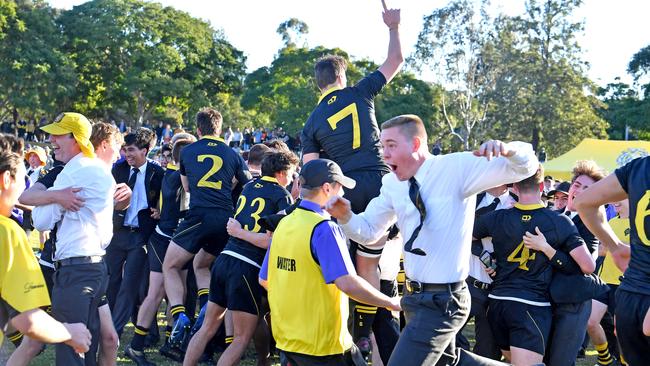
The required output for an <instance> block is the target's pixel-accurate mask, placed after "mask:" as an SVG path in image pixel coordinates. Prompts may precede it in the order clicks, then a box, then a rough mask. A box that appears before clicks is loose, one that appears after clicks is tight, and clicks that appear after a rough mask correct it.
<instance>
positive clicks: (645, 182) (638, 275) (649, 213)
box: [614, 156, 650, 295]
mask: <svg viewBox="0 0 650 366" xmlns="http://www.w3.org/2000/svg"><path fill="white" fill-rule="evenodd" d="M614 173H615V174H616V178H618V181H619V183H620V184H621V187H623V189H624V190H625V192H627V195H628V197H629V200H630V248H631V252H632V256H631V258H630V265H629V266H628V268H627V270H626V271H625V276H624V277H623V281H622V282H621V289H624V290H626V291H631V292H638V293H641V294H645V295H650V156H648V157H645V158H637V159H634V160H632V161H631V162H629V163H627V164H626V165H625V166H623V167H621V168H618V169H616V171H615V172H614Z"/></svg>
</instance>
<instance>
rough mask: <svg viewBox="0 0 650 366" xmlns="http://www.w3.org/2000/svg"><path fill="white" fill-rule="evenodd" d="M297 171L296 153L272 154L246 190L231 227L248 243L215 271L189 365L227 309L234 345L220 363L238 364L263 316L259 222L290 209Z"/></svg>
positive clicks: (230, 247)
mask: <svg viewBox="0 0 650 366" xmlns="http://www.w3.org/2000/svg"><path fill="white" fill-rule="evenodd" d="M297 165H298V158H297V157H296V156H295V155H294V154H293V153H291V152H272V153H269V154H268V155H267V156H266V157H265V158H264V160H263V161H262V177H260V178H257V179H255V180H253V181H251V182H249V183H248V184H246V186H244V190H243V191H242V194H241V196H239V199H238V200H237V211H236V213H235V218H234V219H231V222H230V223H229V226H231V225H233V224H234V225H240V224H241V225H243V231H240V233H239V234H240V235H238V236H239V237H241V238H243V239H238V238H236V237H231V238H230V240H228V243H227V244H226V247H225V248H224V250H223V252H222V253H221V254H222V255H220V256H219V257H218V258H217V260H216V262H215V264H214V266H213V268H212V278H211V282H210V300H209V302H208V305H207V310H206V315H205V320H204V323H203V325H202V326H201V329H200V330H199V331H198V332H197V333H196V334H195V335H194V336H193V337H192V340H191V341H190V344H189V345H188V347H187V352H186V354H185V361H184V364H186V365H195V364H196V363H197V362H198V360H199V357H200V356H201V353H202V352H203V349H204V348H205V345H206V344H207V342H208V341H209V340H210V339H211V338H212V337H213V336H214V334H215V332H216V331H217V329H218V328H219V326H220V325H221V322H222V321H223V316H224V313H225V311H226V309H228V310H229V311H231V312H232V317H233V323H234V340H233V342H232V344H230V346H228V348H227V349H226V351H225V352H224V353H223V354H222V355H221V359H220V363H221V362H224V364H228V365H232V364H236V363H237V362H239V359H240V358H241V356H242V354H243V353H244V350H245V349H246V347H247V346H248V342H249V341H250V340H251V338H252V336H253V333H254V331H255V328H256V326H257V321H258V316H259V315H260V308H259V307H260V300H261V297H262V292H263V291H262V288H261V286H260V285H259V283H258V281H257V277H258V275H259V269H260V266H261V265H262V262H263V261H264V255H265V254H266V248H268V244H269V237H268V235H267V234H266V230H265V229H264V228H263V227H262V226H261V225H260V222H259V220H260V218H261V217H262V216H267V215H270V214H275V213H277V212H279V211H282V210H284V209H285V208H287V207H289V205H291V203H292V199H291V194H290V193H289V192H288V191H287V190H286V189H285V188H284V187H285V186H286V185H288V184H289V183H291V179H292V176H293V172H294V171H295V169H296V166H297ZM232 220H236V221H237V222H238V223H235V222H233V221H232Z"/></svg>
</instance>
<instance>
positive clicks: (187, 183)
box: [181, 175, 190, 193]
mask: <svg viewBox="0 0 650 366" xmlns="http://www.w3.org/2000/svg"><path fill="white" fill-rule="evenodd" d="M181 184H182V185H183V189H184V190H185V192H187V193H189V192H190V181H189V180H187V177H186V176H184V175H181Z"/></svg>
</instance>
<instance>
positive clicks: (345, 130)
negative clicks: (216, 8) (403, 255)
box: [301, 0, 404, 362]
mask: <svg viewBox="0 0 650 366" xmlns="http://www.w3.org/2000/svg"><path fill="white" fill-rule="evenodd" d="M382 5H383V10H384V11H383V14H382V17H383V20H384V23H385V24H386V26H387V27H388V29H389V35H390V38H389V42H388V55H387V57H386V60H385V61H384V63H383V64H382V65H381V66H380V67H379V69H378V70H376V71H374V72H372V73H371V74H369V75H367V76H366V77H364V78H363V79H361V80H360V81H359V82H358V83H357V84H355V85H354V86H350V87H348V86H347V77H346V74H345V71H346V68H347V65H346V61H345V59H344V58H343V57H341V56H333V55H329V56H325V57H323V58H321V59H319V60H318V62H317V63H316V65H315V67H314V71H315V81H316V84H317V85H318V88H319V89H320V92H321V96H320V98H319V100H318V105H317V106H316V108H315V109H314V110H313V112H312V113H311V115H310V116H309V118H308V120H307V122H306V123H305V126H304V128H303V130H302V136H301V143H302V145H303V149H302V154H303V157H302V159H303V163H307V162H309V161H311V160H314V159H317V158H319V157H321V153H323V155H325V156H327V158H328V159H331V160H333V161H334V162H336V163H337V164H338V165H339V166H340V167H341V170H342V171H343V173H344V174H345V175H346V176H349V177H350V178H352V179H354V180H355V181H356V182H357V185H356V187H355V188H354V189H348V190H345V198H347V199H348V200H349V201H350V202H351V204H352V211H353V212H355V213H360V212H363V211H364V210H365V208H366V206H367V205H368V202H370V200H371V199H372V198H374V197H376V196H377V195H379V189H380V187H381V178H382V176H384V175H385V174H387V173H388V172H390V170H389V168H388V166H387V165H386V163H385V162H384V161H383V159H382V155H381V144H380V142H379V127H378V125H377V120H376V117H375V105H374V99H375V97H376V96H377V95H378V94H379V92H380V91H381V89H382V88H383V87H384V86H385V85H386V84H387V83H388V82H390V81H391V80H392V79H393V77H394V76H395V75H396V74H397V72H398V71H399V70H400V68H401V66H402V63H403V61H404V58H403V56H402V47H401V41H400V35H399V25H400V10H399V9H388V8H387V6H386V3H385V1H384V0H382ZM351 244H352V245H351V248H350V249H351V254H352V256H353V258H355V254H356V267H357V270H358V273H359V275H360V276H362V277H363V278H365V279H367V280H368V281H369V282H370V283H372V284H373V285H374V286H375V287H377V288H378V287H379V278H378V275H377V264H378V263H379V256H380V254H381V250H377V249H371V248H370V246H368V245H367V246H360V245H358V244H357V243H351ZM388 295H392V294H388ZM355 309H356V310H355V312H354V331H353V333H354V338H355V343H357V344H358V345H359V347H360V348H361V350H362V352H363V353H364V355H366V356H367V354H368V352H369V350H370V343H369V338H368V337H369V335H370V328H371V326H372V323H373V319H374V314H375V313H376V312H377V307H375V306H369V305H363V304H359V305H358V306H356V307H355ZM394 331H397V330H394ZM379 336H381V335H379ZM393 346H394V345H393ZM390 348H391V349H392V346H391V347H390ZM387 361H388V360H384V362H387Z"/></svg>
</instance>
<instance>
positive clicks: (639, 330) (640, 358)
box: [575, 157, 650, 366]
mask: <svg viewBox="0 0 650 366" xmlns="http://www.w3.org/2000/svg"><path fill="white" fill-rule="evenodd" d="M626 197H628V198H629V202H630V245H629V246H628V245H625V244H624V243H622V242H621V240H620V239H619V238H618V236H617V235H616V234H615V233H614V231H613V230H612V228H611V227H610V226H609V225H608V224H607V221H606V216H605V212H603V210H600V207H601V206H602V205H604V204H606V203H609V202H616V201H621V200H623V199H625V198H626ZM575 205H576V207H577V209H578V212H579V213H580V216H581V217H582V218H583V222H584V223H585V225H586V226H587V227H588V228H589V230H591V231H592V232H593V233H594V234H595V235H596V236H597V237H598V239H600V242H601V243H602V244H603V245H605V247H606V248H607V250H608V251H609V252H610V253H611V255H612V259H613V260H614V262H615V263H616V265H617V266H618V267H619V268H620V269H621V270H624V271H625V276H624V277H623V279H622V281H621V285H620V286H619V288H618V290H617V292H616V311H615V316H616V335H617V337H618V341H619V344H620V345H621V353H623V355H624V357H625V361H626V362H627V363H628V364H629V365H632V366H636V365H645V364H647V363H648V360H650V239H649V238H650V157H644V158H637V159H634V160H632V161H631V162H629V163H628V164H626V165H625V166H623V167H621V168H618V169H616V170H615V171H614V173H613V174H610V175H609V176H607V177H606V178H604V179H602V180H601V181H599V182H597V183H595V184H594V185H592V186H591V187H589V189H587V190H586V191H585V192H583V193H582V194H581V195H580V196H579V197H576V200H575Z"/></svg>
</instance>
